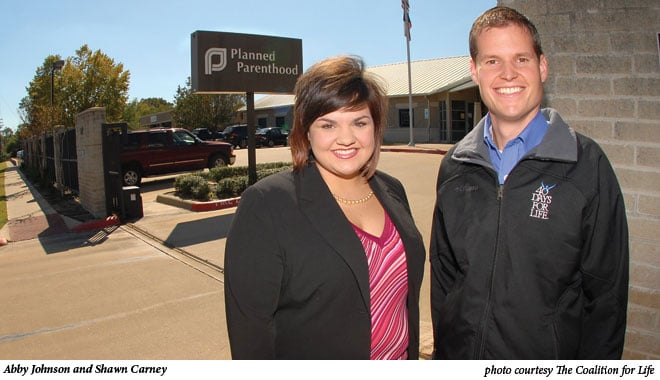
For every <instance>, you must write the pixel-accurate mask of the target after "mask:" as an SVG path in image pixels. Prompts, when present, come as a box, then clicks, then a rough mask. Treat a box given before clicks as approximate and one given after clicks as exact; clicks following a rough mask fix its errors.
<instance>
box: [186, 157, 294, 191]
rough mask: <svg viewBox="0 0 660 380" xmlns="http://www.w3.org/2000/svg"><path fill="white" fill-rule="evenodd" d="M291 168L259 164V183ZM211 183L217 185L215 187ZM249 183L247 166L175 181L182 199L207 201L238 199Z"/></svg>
mask: <svg viewBox="0 0 660 380" xmlns="http://www.w3.org/2000/svg"><path fill="white" fill-rule="evenodd" d="M290 168H291V163H288V162H269V163H263V164H257V181H259V180H261V179H263V178H265V177H268V176H269V175H271V174H275V173H278V172H281V171H282V170H287V169H290ZM209 182H213V183H215V186H212V185H210V184H209ZM248 182H249V179H248V167H247V166H236V167H227V166H224V167H218V168H213V169H210V170H209V171H208V172H199V173H195V174H184V175H182V176H179V177H177V178H176V180H175V181H174V190H175V191H176V195H177V196H179V197H181V198H191V199H195V200H200V201H206V200H209V199H210V198H212V197H213V196H215V197H216V198H218V199H223V198H232V197H238V196H240V195H241V194H242V193H243V191H245V189H247V188H248Z"/></svg>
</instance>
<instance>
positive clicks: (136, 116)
mask: <svg viewBox="0 0 660 380" xmlns="http://www.w3.org/2000/svg"><path fill="white" fill-rule="evenodd" d="M173 108H174V105H173V104H172V103H170V102H168V101H167V100H165V99H163V98H146V99H140V100H138V99H133V100H131V101H130V102H129V103H128V104H127V105H126V108H124V115H123V121H125V122H126V123H128V128H129V129H138V128H140V127H141V126H140V118H141V117H143V116H146V115H152V114H155V113H159V112H165V111H170V110H172V109H173Z"/></svg>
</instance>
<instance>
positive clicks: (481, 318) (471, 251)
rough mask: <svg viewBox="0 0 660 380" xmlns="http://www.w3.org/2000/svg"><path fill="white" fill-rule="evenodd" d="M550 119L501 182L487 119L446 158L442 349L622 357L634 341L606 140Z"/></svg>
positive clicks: (618, 203)
mask: <svg viewBox="0 0 660 380" xmlns="http://www.w3.org/2000/svg"><path fill="white" fill-rule="evenodd" d="M543 114H544V116H545V118H546V119H547V120H548V121H549V128H548V131H547V133H546V136H545V137H544V139H543V141H542V142H541V143H540V144H539V145H538V146H537V147H535V148H534V149H532V150H531V151H530V152H528V153H527V154H526V155H525V156H524V157H523V158H522V160H521V161H520V162H519V163H518V164H517V166H516V167H515V168H514V169H513V170H512V171H511V173H510V174H509V176H508V178H507V180H506V182H505V183H504V184H503V185H500V184H499V182H498V179H497V173H496V171H495V169H494V168H493V166H492V164H491V162H490V158H489V153H488V148H487V147H486V145H485V144H484V141H483V136H484V134H483V132H484V131H483V128H484V120H482V121H481V122H480V124H479V125H478V126H477V127H476V128H475V129H474V130H473V131H471V132H470V133H469V134H468V135H467V136H466V137H465V138H464V139H463V140H462V141H461V142H459V143H458V144H456V145H455V146H454V147H453V148H452V149H451V150H450V151H449V152H448V153H447V155H446V156H445V158H444V159H443V162H442V165H441V168H440V172H439V174H438V182H437V203H436V207H435V210H434V217H433V232H432V236H431V252H430V261H431V268H432V280H431V281H432V285H431V304H432V317H433V326H434V338H435V347H434V348H435V350H434V357H435V358H440V359H615V358H620V357H621V354H622V350H623V342H624V334H625V327H626V305H627V295H628V228H627V222H626V215H625V207H624V203H623V196H622V194H621V190H620V188H619V184H618V182H617V180H616V177H615V175H614V172H613V170H612V167H611V165H610V163H609V161H608V160H607V158H606V156H605V154H604V153H603V152H602V150H601V148H600V147H599V146H598V145H597V144H596V143H595V142H594V141H592V140H591V139H589V138H587V137H585V136H583V135H580V134H577V133H575V132H574V131H573V130H572V129H570V128H569V127H568V126H567V125H566V124H565V123H564V121H563V120H562V119H561V117H560V116H559V114H558V113H557V112H556V111H555V110H552V109H544V110H543Z"/></svg>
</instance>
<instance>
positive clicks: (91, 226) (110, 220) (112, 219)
mask: <svg viewBox="0 0 660 380" xmlns="http://www.w3.org/2000/svg"><path fill="white" fill-rule="evenodd" d="M120 223H121V221H120V220H119V218H118V217H117V216H116V215H112V216H109V217H107V218H105V219H100V220H92V221H89V222H85V223H81V224H79V225H77V226H75V227H72V228H69V232H84V231H91V230H101V229H103V228H107V227H112V226H116V225H119V224H120Z"/></svg>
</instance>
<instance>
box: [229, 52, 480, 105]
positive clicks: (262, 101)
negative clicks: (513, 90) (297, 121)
mask: <svg viewBox="0 0 660 380" xmlns="http://www.w3.org/2000/svg"><path fill="white" fill-rule="evenodd" d="M367 71H369V72H371V73H374V74H376V75H377V76H379V77H380V78H381V79H382V80H383V82H384V84H385V86H386V90H387V96H388V97H398V96H408V63H407V62H402V63H392V64H387V65H382V66H372V67H367ZM410 76H411V83H412V94H413V95H416V96H420V95H421V96H424V95H431V94H436V93H439V92H444V91H459V90H463V89H467V88H471V87H476V84H474V83H473V82H472V77H471V75H470V56H468V55H466V56H460V57H448V58H435V59H426V60H421V61H411V62H410ZM293 103H294V96H293V95H290V94H286V95H280V94H275V95H266V96H264V97H262V98H259V99H256V100H255V102H254V108H255V109H269V108H275V107H281V106H290V105H293ZM245 109H246V108H245V107H242V108H241V110H242V111H244V110H245Z"/></svg>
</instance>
